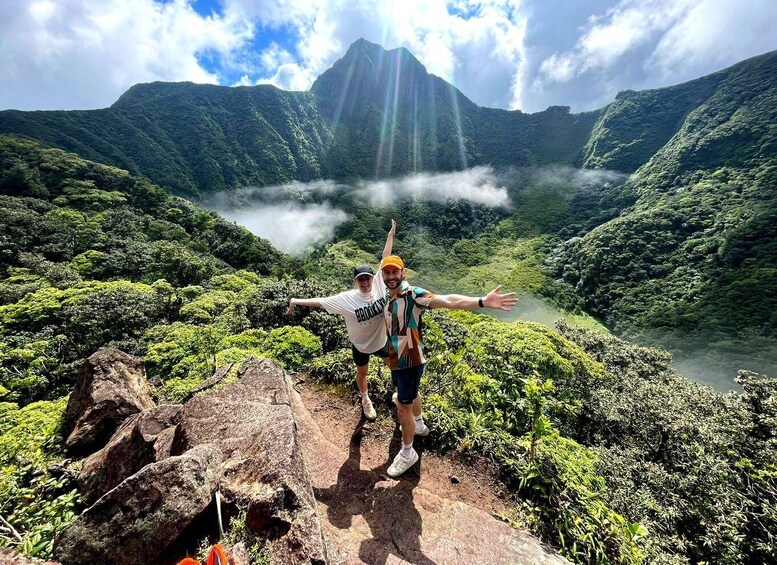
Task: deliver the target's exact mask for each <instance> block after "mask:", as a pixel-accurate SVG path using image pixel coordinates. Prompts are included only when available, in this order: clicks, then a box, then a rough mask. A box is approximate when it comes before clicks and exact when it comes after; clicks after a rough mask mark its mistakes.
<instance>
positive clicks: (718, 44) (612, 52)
mask: <svg viewBox="0 0 777 565" xmlns="http://www.w3.org/2000/svg"><path fill="white" fill-rule="evenodd" d="M579 29H580V31H579V35H578V38H577V41H576V43H575V44H574V46H572V47H571V48H568V49H566V50H563V51H555V52H551V53H545V55H544V57H543V58H542V59H541V60H539V61H533V69H535V70H534V71H533V72H532V73H528V74H527V75H526V76H525V78H524V83H525V85H524V89H523V90H522V98H521V99H520V101H521V102H524V104H525V105H528V106H529V107H530V109H531V110H535V109H541V108H542V107H544V106H539V105H537V104H536V102H535V101H533V100H532V95H534V97H535V99H544V104H545V105H547V104H548V103H555V104H567V105H571V106H573V109H574V110H576V111H580V110H587V109H594V108H599V107H602V106H604V105H605V104H607V103H608V102H611V101H612V100H613V99H614V97H615V95H616V93H617V92H618V91H620V90H625V89H635V90H640V89H645V88H656V87H661V86H669V85H672V84H677V83H680V82H684V81H686V80H690V79H693V78H698V77H700V76H703V75H705V74H709V73H711V72H714V71H717V70H720V69H721V68H723V67H725V66H727V65H731V64H734V63H736V62H738V61H741V60H743V59H745V58H747V57H750V56H753V55H757V54H760V53H763V52H766V51H769V50H771V49H774V48H775V47H777V35H775V32H774V30H775V29H777V3H775V2H768V1H754V2H741V1H739V0H619V1H617V2H612V3H611V5H610V6H607V7H606V8H604V9H603V10H602V11H600V12H599V13H594V14H593V15H589V17H588V18H587V19H586V21H585V22H583V23H582V25H581V26H580V28H579ZM527 102H528V104H526V103H527Z"/></svg>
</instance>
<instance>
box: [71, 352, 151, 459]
mask: <svg viewBox="0 0 777 565" xmlns="http://www.w3.org/2000/svg"><path fill="white" fill-rule="evenodd" d="M153 406H154V401H153V400H152V399H151V395H150V394H149V389H148V383H147V381H146V376H145V369H144V366H143V360H142V359H139V358H137V357H133V356H131V355H128V354H126V353H124V352H123V351H119V350H117V349H104V350H100V351H98V352H97V353H94V354H93V355H92V356H90V357H89V358H88V359H87V360H86V361H84V364H83V365H82V366H81V370H80V373H79V376H78V383H77V385H76V388H75V390H74V391H73V392H72V393H71V395H70V400H69V401H68V403H67V409H66V410H65V421H64V431H65V436H66V437H67V439H66V440H65V447H66V448H67V449H68V450H70V451H73V452H76V453H88V452H90V451H94V450H95V449H99V448H101V447H102V446H103V445H105V443H106V442H107V441H108V439H109V438H110V437H111V436H112V435H113V433H114V432H115V431H116V428H117V427H118V426H119V425H121V423H122V422H123V421H124V420H125V419H126V418H127V417H128V416H131V415H133V414H137V413H138V412H141V411H143V410H146V409H148V408H152V407H153Z"/></svg>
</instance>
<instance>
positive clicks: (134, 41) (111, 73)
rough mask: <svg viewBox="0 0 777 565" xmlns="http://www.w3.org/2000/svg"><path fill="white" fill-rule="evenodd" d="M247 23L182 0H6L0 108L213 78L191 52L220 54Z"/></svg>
mask: <svg viewBox="0 0 777 565" xmlns="http://www.w3.org/2000/svg"><path fill="white" fill-rule="evenodd" d="M252 33H253V24H252V23H251V22H249V21H247V20H240V19H235V18H232V17H226V16H225V17H220V16H215V15H212V16H209V17H203V16H201V15H199V14H197V13H196V12H195V11H194V10H193V9H192V8H191V6H190V5H189V4H188V3H187V2H186V1H185V0H173V1H172V2H168V3H164V4H162V3H157V2H154V1H152V0H135V1H134V2H132V4H131V5H130V4H128V3H127V2H125V1H123V0H63V1H58V2H52V1H49V0H40V1H38V2H27V1H25V0H5V1H4V2H2V3H0V36H1V37H2V40H1V42H0V69H2V71H0V72H2V74H0V109H4V108H8V107H13V108H18V109H52V108H65V109H74V108H97V107H105V106H108V105H110V104H111V103H113V102H114V101H115V100H116V99H117V98H118V97H119V95H121V94H122V93H123V92H124V91H125V90H126V89H127V88H129V87H130V86H132V85H133V84H136V83H138V82H147V81H154V80H164V81H181V80H190V81H194V82H209V83H216V82H218V77H217V76H216V75H215V74H213V73H211V72H208V71H207V70H205V68H204V67H203V66H202V65H201V64H200V63H199V61H198V54H202V53H206V52H207V51H213V52H217V53H226V52H229V51H231V50H234V49H236V48H237V47H238V46H239V45H241V44H242V43H243V42H245V41H246V40H247V39H248V38H250V37H251V35H252Z"/></svg>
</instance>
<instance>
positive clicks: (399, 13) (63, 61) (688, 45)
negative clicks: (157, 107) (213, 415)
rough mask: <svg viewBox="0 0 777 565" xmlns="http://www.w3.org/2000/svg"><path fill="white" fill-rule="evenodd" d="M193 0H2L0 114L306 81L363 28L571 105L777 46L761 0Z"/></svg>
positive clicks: (537, 101) (490, 83)
mask: <svg viewBox="0 0 777 565" xmlns="http://www.w3.org/2000/svg"><path fill="white" fill-rule="evenodd" d="M193 2H194V0H170V1H163V0H133V1H132V2H126V1H125V0H3V1H2V2H0V109H5V108H11V107H13V108H19V109H75V108H81V109H85V108H99V107H105V106H108V105H110V104H112V103H113V102H114V101H115V100H116V99H117V98H118V97H119V95H121V94H122V93H123V92H124V91H125V90H126V89H127V88H129V87H130V86H132V85H133V84H135V83H138V82H147V81H154V80H162V81H180V80H191V81H195V82H209V83H222V84H232V85H244V86H247V85H254V84H259V83H270V84H274V85H276V86H278V87H280V88H283V89H289V90H307V89H308V88H309V87H310V86H311V84H312V83H313V81H314V80H315V78H316V77H318V76H319V75H320V74H321V73H322V72H324V71H325V70H326V69H328V68H329V67H330V66H331V65H332V63H333V62H334V61H335V60H336V59H338V58H339V57H341V56H342V55H343V54H344V52H345V50H346V49H347V47H348V46H349V45H350V44H351V43H352V42H353V41H355V40H356V39H358V38H360V37H364V38H366V39H367V40H369V41H372V42H375V43H378V44H380V45H382V46H383V47H385V48H387V49H393V48H396V47H406V48H407V49H409V50H410V52H411V53H413V54H414V55H415V56H416V57H417V58H418V59H419V60H420V61H421V63H423V64H424V65H425V66H426V68H427V70H428V71H429V72H431V73H433V74H436V75H438V76H440V77H442V78H443V79H445V80H447V81H449V82H451V83H453V84H454V85H455V86H456V87H458V88H459V89H460V90H461V91H462V92H463V93H464V94H465V95H466V96H468V97H469V98H470V99H472V100H473V101H475V102H476V103H478V104H480V105H484V106H493V107H500V108H520V109H522V110H524V111H530V112H533V111H537V110H542V109H544V108H546V107H547V106H549V105H552V104H561V105H569V106H572V108H573V111H581V110H587V109H593V108H599V107H602V106H603V105H605V104H607V103H608V102H610V101H612V99H613V98H614V96H615V94H616V93H617V92H618V91H619V90H624V89H643V88H655V87H660V86H667V85H669V84H676V83H678V82H682V81H685V80H689V79H692V78H696V77H699V76H702V75H704V74H707V73H710V72H713V71H716V70H719V69H721V68H723V67H725V66H727V65H730V64H733V63H735V62H737V61H740V60H742V59H744V58H747V57H749V56H753V55H756V54H760V53H763V52H766V51H769V50H771V49H775V48H777V36H776V35H775V33H774V30H775V29H777V2H773V1H771V0H753V1H747V2H741V1H740V0H586V2H569V1H568V0H484V1H478V0H448V1H446V0H426V1H424V2H417V1H413V0H396V1H393V2H385V1H383V0H262V1H261V2H260V1H258V0H220V3H219V4H218V5H217V7H218V8H219V9H218V11H217V12H214V13H213V14H210V15H208V16H203V15H201V14H198V13H197V12H196V11H195V10H194V8H193V7H192V4H193ZM265 37H266V38H268V40H270V44H269V46H267V47H266V48H262V50H261V52H257V51H256V49H257V47H256V46H257V45H265V44H266V43H267V41H263V38H265Z"/></svg>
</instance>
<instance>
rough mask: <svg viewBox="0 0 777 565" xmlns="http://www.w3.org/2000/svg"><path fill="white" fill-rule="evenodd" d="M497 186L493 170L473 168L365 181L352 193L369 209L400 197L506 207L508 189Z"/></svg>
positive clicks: (508, 200)
mask: <svg viewBox="0 0 777 565" xmlns="http://www.w3.org/2000/svg"><path fill="white" fill-rule="evenodd" d="M497 185H498V181H497V179H496V176H495V174H494V170H493V169H491V168H490V167H473V168H471V169H467V170H466V171H457V172H454V173H441V174H425V173H424V174H416V175H412V176H408V177H403V178H399V179H390V180H384V181H370V182H364V183H362V184H361V185H360V186H359V188H358V189H357V190H356V191H355V194H356V196H358V197H359V198H361V199H362V200H363V201H365V202H366V203H368V204H369V205H370V206H381V205H386V204H390V203H392V202H396V201H397V200H398V199H402V198H415V199H417V200H426V201H431V202H445V201H446V200H467V201H469V202H474V203H477V204H485V205H487V206H509V205H510V199H509V197H508V196H507V189H506V188H505V187H504V186H497Z"/></svg>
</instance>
